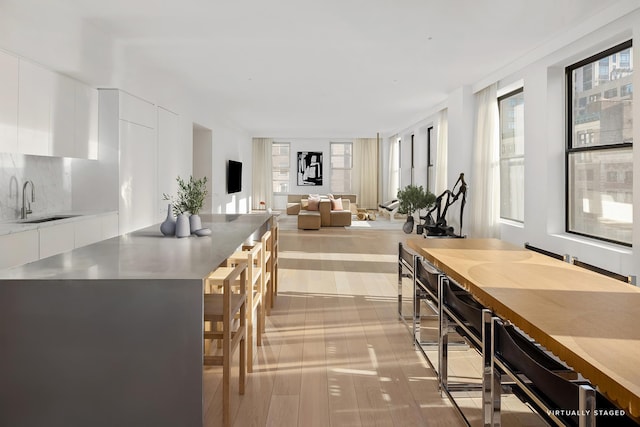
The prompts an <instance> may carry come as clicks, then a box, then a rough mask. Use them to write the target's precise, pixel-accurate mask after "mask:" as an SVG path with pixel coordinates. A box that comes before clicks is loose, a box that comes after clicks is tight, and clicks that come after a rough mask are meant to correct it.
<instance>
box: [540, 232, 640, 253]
mask: <svg viewBox="0 0 640 427" xmlns="http://www.w3.org/2000/svg"><path fill="white" fill-rule="evenodd" d="M551 237H557V238H559V239H563V240H567V241H571V242H575V243H579V244H581V245H585V246H590V247H592V248H598V249H604V250H607V251H611V252H616V253H618V254H621V255H631V254H633V248H629V247H627V246H621V245H616V244H614V243H607V242H602V241H596V240H592V239H589V238H586V237H581V236H575V235H572V234H567V233H556V234H551Z"/></svg>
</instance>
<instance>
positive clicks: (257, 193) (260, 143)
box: [251, 138, 273, 209]
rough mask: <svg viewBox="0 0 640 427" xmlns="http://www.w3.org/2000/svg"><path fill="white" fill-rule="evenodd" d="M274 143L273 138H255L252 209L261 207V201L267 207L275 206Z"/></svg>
mask: <svg viewBox="0 0 640 427" xmlns="http://www.w3.org/2000/svg"><path fill="white" fill-rule="evenodd" d="M272 145H273V140H272V139H270V138H253V150H252V151H253V152H252V154H253V160H252V163H253V173H252V185H251V206H252V209H259V208H260V202H265V205H266V207H267V208H273V188H272V185H273V184H272V171H271V146H272Z"/></svg>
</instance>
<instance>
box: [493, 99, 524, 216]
mask: <svg viewBox="0 0 640 427" xmlns="http://www.w3.org/2000/svg"><path fill="white" fill-rule="evenodd" d="M498 106H499V109H500V218H503V219H509V220H513V221H518V222H523V221H524V90H523V89H522V88H520V89H517V90H515V91H513V92H510V93H507V94H506V95H504V96H501V97H500V98H498Z"/></svg>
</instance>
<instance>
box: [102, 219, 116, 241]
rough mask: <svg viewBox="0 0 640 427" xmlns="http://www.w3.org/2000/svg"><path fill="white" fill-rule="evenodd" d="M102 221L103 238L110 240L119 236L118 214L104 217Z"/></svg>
mask: <svg viewBox="0 0 640 427" xmlns="http://www.w3.org/2000/svg"><path fill="white" fill-rule="evenodd" d="M101 220H102V238H103V239H105V240H106V239H110V238H112V237H116V236H118V214H117V213H113V214H109V215H104V216H102V217H101Z"/></svg>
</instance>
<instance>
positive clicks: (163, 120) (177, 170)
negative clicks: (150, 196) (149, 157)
mask: <svg viewBox="0 0 640 427" xmlns="http://www.w3.org/2000/svg"><path fill="white" fill-rule="evenodd" d="M181 145H182V144H180V116H179V115H178V114H176V113H174V112H172V111H169V110H167V109H166V108H163V107H158V199H157V201H158V216H157V220H158V221H162V220H163V219H164V218H165V216H166V215H167V205H168V203H169V202H167V201H166V200H163V199H162V193H167V194H176V191H177V189H178V183H177V182H176V178H177V177H178V175H180V176H181V177H182V178H184V179H186V178H187V177H186V176H185V169H186V170H188V169H189V165H188V160H189V159H188V158H185V156H183V155H181V154H182V153H183V152H184V148H183V147H182V146H181ZM185 160H187V165H186V167H185Z"/></svg>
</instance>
